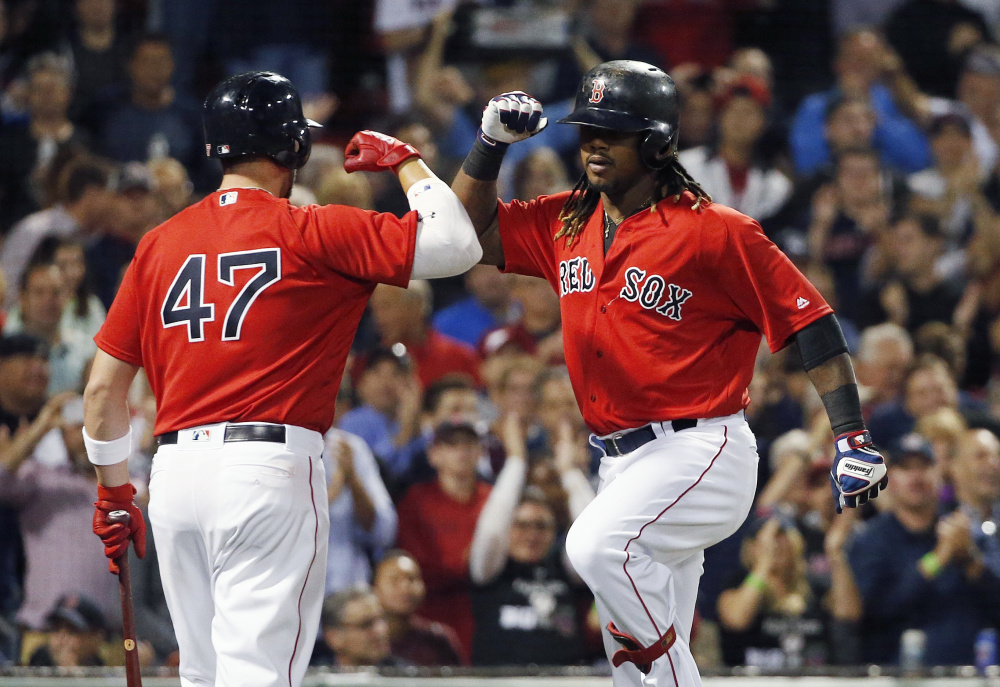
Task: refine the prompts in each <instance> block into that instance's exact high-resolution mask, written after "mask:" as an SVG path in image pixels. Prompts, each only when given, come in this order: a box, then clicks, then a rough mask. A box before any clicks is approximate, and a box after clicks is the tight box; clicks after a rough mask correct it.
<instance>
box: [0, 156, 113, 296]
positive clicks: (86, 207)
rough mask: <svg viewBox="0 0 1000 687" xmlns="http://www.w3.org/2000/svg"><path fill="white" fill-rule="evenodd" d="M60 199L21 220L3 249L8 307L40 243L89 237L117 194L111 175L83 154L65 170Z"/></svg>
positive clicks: (0, 261) (0, 253) (0, 263)
mask: <svg viewBox="0 0 1000 687" xmlns="http://www.w3.org/2000/svg"><path fill="white" fill-rule="evenodd" d="M59 186H60V192H59V196H60V200H59V202H58V203H57V204H56V205H54V206H53V207H51V208H49V209H48V210H42V211H40V212H36V213H35V214H33V215H29V216H27V217H25V218H24V219H23V220H21V221H20V222H18V223H17V224H16V225H15V226H14V228H13V229H11V231H10V234H9V235H8V236H7V240H6V241H4V244H3V249H2V250H0V268H2V269H3V273H4V276H5V277H6V278H7V284H8V285H9V288H8V289H7V299H6V306H7V308H8V309H9V308H11V307H13V306H14V305H15V304H16V303H17V291H16V288H15V287H16V285H17V284H20V283H21V275H22V273H23V272H24V268H25V267H27V265H28V261H29V260H31V257H32V255H34V253H35V250H36V249H37V248H38V246H39V244H40V243H41V242H42V241H43V240H44V239H45V238H46V237H49V236H54V237H59V238H63V237H74V238H86V237H89V236H91V235H93V234H94V233H96V232H97V230H98V228H99V227H101V226H102V224H103V223H104V222H105V221H106V219H107V217H108V215H109V214H111V213H112V207H113V205H114V200H115V199H114V196H113V194H112V193H110V192H109V191H108V188H107V186H108V176H107V173H106V172H105V170H104V168H103V167H102V166H101V165H99V164H97V163H96V162H94V161H91V160H88V159H86V158H81V159H79V160H76V161H74V162H71V163H70V164H69V165H68V166H67V168H66V169H64V170H63V172H62V178H61V180H60V183H59Z"/></svg>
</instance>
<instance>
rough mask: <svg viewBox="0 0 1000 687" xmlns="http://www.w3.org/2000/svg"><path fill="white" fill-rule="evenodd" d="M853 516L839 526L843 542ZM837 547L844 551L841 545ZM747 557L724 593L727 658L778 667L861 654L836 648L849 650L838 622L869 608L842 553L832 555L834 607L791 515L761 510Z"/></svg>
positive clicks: (749, 536) (721, 602)
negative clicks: (811, 568) (810, 572)
mask: <svg viewBox="0 0 1000 687" xmlns="http://www.w3.org/2000/svg"><path fill="white" fill-rule="evenodd" d="M849 518H850V516H845V517H844V518H843V520H844V524H843V525H842V526H841V528H840V529H833V530H831V532H832V533H833V534H832V535H831V536H837V537H839V541H838V542H837V543H838V544H839V545H840V546H842V545H843V541H844V536H845V534H844V532H843V531H842V529H843V527H845V526H846V527H847V528H848V529H849V527H850V522H849ZM831 549H832V550H833V551H834V553H839V551H838V550H837V547H835V546H831ZM740 561H741V563H742V565H743V569H742V570H740V571H738V573H737V575H736V576H735V577H734V578H733V580H732V581H731V582H730V585H729V586H728V588H727V589H726V590H725V591H723V592H722V594H721V595H720V596H719V600H718V612H719V624H720V629H721V630H722V633H721V638H722V653H723V660H724V661H725V662H726V664H727V665H752V666H758V667H762V668H766V669H772V670H773V669H780V668H799V667H801V666H803V665H824V664H830V663H835V662H838V659H840V660H841V661H842V662H848V661H849V660H850V659H851V658H854V657H841V656H837V653H836V652H837V651H838V650H839V651H843V650H844V649H846V644H847V643H846V642H844V641H843V639H842V637H839V636H835V633H836V630H835V629H834V625H835V624H837V623H838V622H839V623H847V624H851V623H854V622H855V621H857V619H858V617H859V616H860V615H861V602H860V598H859V596H858V593H857V588H856V587H855V585H854V580H853V577H852V576H851V571H850V568H848V567H847V565H846V564H845V561H844V559H843V558H842V557H841V558H840V559H838V558H836V556H835V557H834V558H833V560H832V561H831V588H830V592H829V594H828V595H827V597H826V602H827V603H828V609H824V608H823V606H822V602H823V601H824V600H823V599H821V598H819V597H818V596H817V594H815V593H814V590H813V589H812V588H811V587H810V585H809V581H808V579H807V576H806V557H805V542H804V540H803V538H802V535H801V533H800V532H799V531H798V529H797V528H796V527H795V525H794V523H793V522H792V521H791V520H789V519H787V518H785V517H784V516H780V515H772V516H769V517H767V516H765V517H760V516H759V517H758V518H757V519H756V520H754V521H753V522H752V523H751V526H750V531H749V532H748V534H747V536H746V538H745V539H744V540H743V546H742V549H741V554H740ZM838 563H839V564H838ZM844 658H847V659H848V661H843V659H844Z"/></svg>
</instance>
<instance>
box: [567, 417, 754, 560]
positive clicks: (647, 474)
mask: <svg viewBox="0 0 1000 687" xmlns="http://www.w3.org/2000/svg"><path fill="white" fill-rule="evenodd" d="M618 460H619V461H621V462H619V463H617V464H613V465H611V466H610V469H608V470H606V477H605V481H604V484H603V485H602V489H601V491H600V493H599V494H598V495H597V497H596V498H595V499H594V500H593V501H592V502H591V503H590V505H589V506H588V507H587V508H586V509H585V510H584V512H583V513H582V514H581V515H580V517H579V518H578V519H577V522H576V523H575V524H574V529H576V528H580V529H581V530H583V531H584V532H587V533H588V534H589V536H594V537H597V538H600V539H607V540H620V541H619V543H621V544H622V546H624V545H625V544H629V542H632V543H630V544H629V547H630V550H631V547H632V546H642V547H645V548H646V549H648V550H652V551H655V552H657V553H658V554H659V555H656V556H654V557H657V558H660V557H661V556H677V557H679V558H684V557H686V556H689V555H691V554H693V553H694V552H696V551H699V550H701V549H704V548H706V547H707V546H711V545H712V544H715V543H717V542H718V541H721V540H722V539H724V538H725V537H727V536H729V535H730V534H732V532H734V531H735V530H736V529H737V528H738V527H739V525H740V523H742V521H743V520H744V519H745V517H746V514H747V512H748V511H749V508H750V504H751V502H752V500H753V494H754V490H755V486H756V475H757V454H756V448H755V446H754V445H753V437H752V434H750V432H749V429H746V426H745V423H742V424H734V425H733V426H727V425H721V424H718V425H709V426H707V427H705V428H701V427H698V428H694V429H690V430H685V431H683V432H678V433H676V434H670V435H668V436H667V437H665V438H662V439H658V440H656V441H653V442H650V443H649V444H647V445H646V446H644V447H642V448H640V449H638V450H637V451H635V452H633V453H632V454H629V455H628V456H621V457H620V458H619V459H618Z"/></svg>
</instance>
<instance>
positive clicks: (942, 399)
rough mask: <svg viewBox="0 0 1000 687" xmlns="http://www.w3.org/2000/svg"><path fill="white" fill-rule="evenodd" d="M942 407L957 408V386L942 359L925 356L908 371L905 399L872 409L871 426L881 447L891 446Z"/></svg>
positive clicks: (916, 361) (915, 361)
mask: <svg viewBox="0 0 1000 687" xmlns="http://www.w3.org/2000/svg"><path fill="white" fill-rule="evenodd" d="M941 408H953V409H956V410H958V408H959V395H958V387H957V386H956V385H955V378H954V377H952V375H951V370H949V369H948V365H947V364H946V363H945V362H944V361H943V360H941V359H940V358H938V357H936V356H933V355H924V356H921V357H919V358H917V359H916V360H914V362H913V364H912V365H910V368H909V369H908V370H907V373H906V380H905V381H904V382H903V398H902V399H900V400H897V401H888V402H886V403H882V404H880V405H878V406H876V407H875V408H873V409H872V414H871V417H870V418H869V421H868V429H869V430H870V431H871V434H872V437H873V438H874V439H875V441H876V442H877V443H878V444H879V445H880V446H888V445H892V444H893V443H894V442H896V441H897V440H898V439H899V438H900V437H902V436H903V435H904V434H907V433H909V432H911V431H913V427H914V423H915V422H916V421H917V420H919V419H921V418H922V417H924V416H925V415H929V414H931V413H933V412H935V411H937V410H940V409H941Z"/></svg>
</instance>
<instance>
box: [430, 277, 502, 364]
mask: <svg viewBox="0 0 1000 687" xmlns="http://www.w3.org/2000/svg"><path fill="white" fill-rule="evenodd" d="M510 284H511V280H510V278H509V275H506V274H503V273H501V272H500V271H499V270H497V269H496V268H495V267H493V266H492V265H475V266H473V268H472V269H471V270H469V271H468V272H466V273H465V289H466V291H468V292H469V295H468V296H467V297H465V298H463V299H462V300H460V301H458V302H456V303H452V304H451V305H449V306H448V307H446V308H442V309H441V310H439V311H438V312H437V313H436V314H435V315H434V320H433V321H434V329H436V330H437V331H439V332H441V333H442V334H447V335H448V336H450V337H453V338H455V339H458V340H459V341H464V342H465V343H467V344H469V345H470V346H477V345H479V340H480V339H481V338H482V336H483V334H485V333H486V332H488V331H490V330H491V329H496V328H498V327H503V326H504V325H506V324H509V323H510V321H511V316H512V315H513V312H512V311H513V305H512V303H511V299H510Z"/></svg>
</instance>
